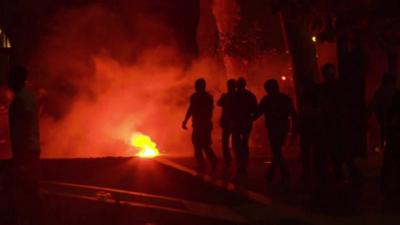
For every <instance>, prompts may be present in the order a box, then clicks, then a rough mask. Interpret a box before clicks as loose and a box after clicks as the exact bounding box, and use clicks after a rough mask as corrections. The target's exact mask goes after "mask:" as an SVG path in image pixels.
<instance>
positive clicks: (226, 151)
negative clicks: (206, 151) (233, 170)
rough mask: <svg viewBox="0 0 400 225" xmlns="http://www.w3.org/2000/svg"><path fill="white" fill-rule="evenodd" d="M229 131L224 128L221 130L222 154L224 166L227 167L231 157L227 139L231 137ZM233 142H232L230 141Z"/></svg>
mask: <svg viewBox="0 0 400 225" xmlns="http://www.w3.org/2000/svg"><path fill="white" fill-rule="evenodd" d="M231 134H232V132H231V129H229V128H227V127H224V128H222V153H223V155H224V160H225V164H227V165H229V164H230V162H231V160H232V156H231V153H230V149H229V139H230V137H231ZM232 142H233V141H232Z"/></svg>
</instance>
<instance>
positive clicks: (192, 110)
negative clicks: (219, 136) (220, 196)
mask: <svg viewBox="0 0 400 225" xmlns="http://www.w3.org/2000/svg"><path fill="white" fill-rule="evenodd" d="M195 90H196V92H195V93H194V94H193V95H192V96H191V97H190V104H189V108H188V110H187V112H186V116H185V119H184V120H183V123H182V127H183V129H187V127H186V124H187V122H188V121H189V119H190V118H192V125H193V133H192V143H193V147H194V154H195V158H196V160H197V162H198V167H199V170H204V158H203V151H204V153H205V154H206V156H207V158H208V159H209V160H210V162H211V164H212V168H213V170H215V169H216V166H217V158H216V156H215V154H214V151H213V150H212V149H211V131H212V115H213V108H214V100H213V97H212V95H210V94H209V93H208V92H206V81H205V80H204V79H203V78H200V79H198V80H196V82H195Z"/></svg>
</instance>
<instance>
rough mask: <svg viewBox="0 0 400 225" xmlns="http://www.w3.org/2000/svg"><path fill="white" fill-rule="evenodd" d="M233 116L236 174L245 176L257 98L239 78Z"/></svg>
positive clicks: (244, 81)
mask: <svg viewBox="0 0 400 225" xmlns="http://www.w3.org/2000/svg"><path fill="white" fill-rule="evenodd" d="M234 108H235V110H234V114H233V131H232V142H233V149H234V151H235V153H236V157H237V172H238V174H246V173H247V166H248V160H249V138H250V133H251V130H252V127H253V118H254V115H255V113H256V111H257V98H256V96H255V95H254V94H253V93H251V92H250V91H249V90H247V89H246V80H245V79H244V78H239V79H238V81H237V93H236V98H235V107H234Z"/></svg>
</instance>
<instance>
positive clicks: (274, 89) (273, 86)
mask: <svg viewBox="0 0 400 225" xmlns="http://www.w3.org/2000/svg"><path fill="white" fill-rule="evenodd" d="M264 89H265V91H266V92H267V93H268V94H270V95H273V94H277V93H279V84H278V81H277V80H275V79H269V80H267V81H265V83H264Z"/></svg>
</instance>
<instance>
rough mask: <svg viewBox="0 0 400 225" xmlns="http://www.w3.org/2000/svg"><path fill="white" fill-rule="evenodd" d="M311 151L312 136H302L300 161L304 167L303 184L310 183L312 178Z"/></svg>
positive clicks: (301, 179) (306, 134)
mask: <svg viewBox="0 0 400 225" xmlns="http://www.w3.org/2000/svg"><path fill="white" fill-rule="evenodd" d="M304 132H307V131H304ZM311 151H312V137H311V134H309V133H302V134H301V136H300V160H301V165H302V174H301V178H300V181H301V182H303V183H308V182H309V180H310V177H311Z"/></svg>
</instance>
